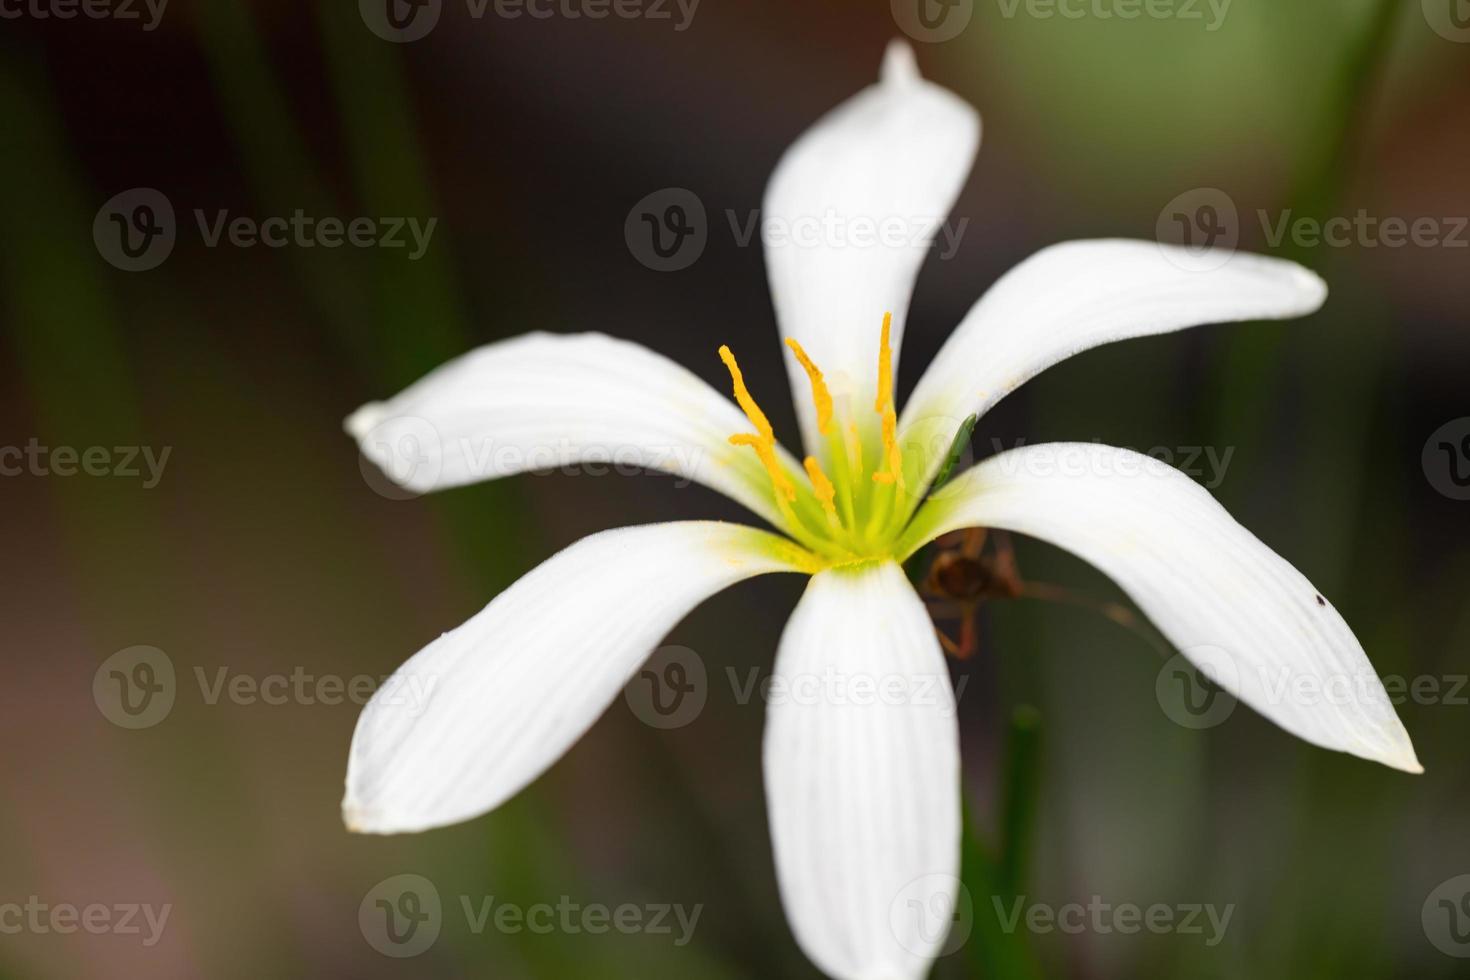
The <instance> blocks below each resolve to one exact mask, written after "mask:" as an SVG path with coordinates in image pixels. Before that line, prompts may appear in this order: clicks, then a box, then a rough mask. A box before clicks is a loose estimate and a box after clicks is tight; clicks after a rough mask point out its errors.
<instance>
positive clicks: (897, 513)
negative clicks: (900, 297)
mask: <svg viewBox="0 0 1470 980" xmlns="http://www.w3.org/2000/svg"><path fill="white" fill-rule="evenodd" d="M892 325H893V317H892V315H891V314H887V313H885V314H884V315H883V327H882V333H881V336H880V339H879V343H878V385H877V398H876V401H875V402H874V403H873V405H872V407H871V410H869V409H868V407H867V406H855V405H853V404H852V399H851V398H847V397H840V398H837V399H834V398H833V394H832V392H831V390H830V389H829V388H828V386H827V381H826V378H825V377H824V376H823V374H822V371H821V369H820V368H818V367H817V365H816V364H815V363H814V362H813V361H812V359H811V358H810V357H808V356H807V353H806V351H805V350H803V349H802V346H801V344H800V343H799V342H798V341H796V340H795V339H793V338H789V337H788V338H787V340H786V345H787V347H789V348H790V349H791V353H792V354H793V355H794V356H795V357H796V360H797V362H798V363H799V364H800V365H801V367H802V370H804V371H805V372H806V375H807V378H808V379H809V380H810V381H811V396H812V403H813V405H814V406H815V408H816V428H817V433H818V435H819V436H820V438H821V447H820V448H819V449H818V450H817V454H816V455H811V456H808V457H806V459H805V460H804V461H803V463H802V466H803V470H804V472H802V473H796V472H791V471H790V468H789V466H787V465H786V464H785V463H783V460H782V456H781V454H780V453H779V452H778V451H777V446H776V436H775V433H774V431H773V430H772V428H771V423H770V420H769V419H767V418H766V415H765V413H764V412H762V411H761V408H760V406H759V405H757V404H756V401H755V399H754V398H753V397H752V396H751V394H750V391H749V389H747V388H746V386H745V378H744V376H743V375H742V374H741V371H740V366H739V364H737V363H736V361H735V355H734V354H733V353H731V351H730V348H729V347H721V348H720V359H721V360H722V361H724V362H725V367H726V368H728V369H729V371H730V379H731V381H732V382H733V384H734V389H735V401H736V402H737V403H738V404H739V405H740V408H741V409H742V410H743V411H744V412H745V415H746V417H747V418H748V419H750V422H751V425H752V426H754V427H755V431H754V432H739V433H736V434H734V435H732V436H730V442H731V443H733V444H735V445H737V446H746V447H749V448H750V449H751V450H752V451H753V452H754V453H755V454H756V456H757V457H758V458H759V459H760V462H761V465H762V466H763V467H764V468H765V471H766V475H767V477H768V479H769V481H770V491H771V494H772V497H773V499H774V500H775V503H776V508H777V509H778V510H779V511H780V513H781V515H782V517H783V518H784V523H785V527H784V530H785V531H787V533H789V534H790V535H791V536H792V537H793V538H794V539H795V540H796V541H797V542H799V543H800V544H801V545H802V546H803V547H805V548H806V549H807V550H808V551H810V552H812V553H813V555H814V556H815V557H816V558H817V559H818V560H819V561H820V562H821V564H822V565H823V566H831V565H837V564H843V563H847V562H852V561H862V560H869V559H874V558H891V557H895V556H896V549H895V545H896V544H897V541H898V538H899V535H900V533H901V532H902V531H903V528H904V526H905V525H906V524H907V523H908V520H909V518H910V517H911V516H912V515H913V511H914V508H915V507H916V506H917V504H918V502H919V498H918V496H917V495H916V494H915V493H913V492H911V491H915V490H917V491H922V490H923V489H924V488H923V487H912V486H911V485H910V481H907V480H906V479H905V476H904V472H905V459H904V451H903V448H902V446H901V445H900V444H899V438H898V431H897V430H898V416H897V413H896V411H895V409H894V404H893V347H892V344H891V340H890V333H891V330H892ZM909 472H910V473H913V472H915V470H914V468H913V467H912V466H911V467H910V470H909Z"/></svg>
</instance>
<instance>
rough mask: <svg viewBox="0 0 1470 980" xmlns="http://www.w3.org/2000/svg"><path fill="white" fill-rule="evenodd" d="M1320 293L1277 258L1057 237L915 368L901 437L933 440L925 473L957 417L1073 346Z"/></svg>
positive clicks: (1292, 313)
mask: <svg viewBox="0 0 1470 980" xmlns="http://www.w3.org/2000/svg"><path fill="white" fill-rule="evenodd" d="M1201 269H1203V270H1205V271H1197V270H1201ZM1326 297H1327V287H1326V285H1325V284H1324V283H1323V282H1322V280H1321V279H1319V278H1318V277H1317V276H1316V275H1315V274H1313V273H1311V272H1309V271H1307V270H1306V269H1303V268H1302V267H1301V266H1299V265H1296V264H1294V263H1292V262H1286V261H1283V260H1281V259H1271V258H1264V257H1262V256H1258V255H1246V254H1240V253H1237V254H1233V255H1230V254H1228V253H1225V252H1220V253H1219V254H1218V255H1217V256H1214V257H1212V253H1202V252H1201V251H1200V250H1198V249H1186V248H1183V247H1180V246H1174V245H1161V244H1159V243H1156V242H1143V241H1122V240H1105V241H1082V242H1065V243H1063V244H1061V245H1054V246H1052V247H1051V248H1047V249H1044V250H1043V251H1041V252H1038V253H1037V254H1036V255H1033V256H1032V257H1031V258H1029V259H1027V260H1026V261H1025V262H1022V263H1021V264H1020V265H1018V266H1016V267H1015V268H1014V269H1012V270H1011V271H1010V272H1009V273H1007V274H1006V275H1005V276H1003V277H1002V278H1001V279H1000V281H998V282H997V283H996V284H995V285H994V286H992V287H991V289H990V290H989V292H987V293H986V294H985V295H984V296H983V297H982V298H981V299H980V301H979V302H978V303H976V304H975V306H974V307H973V308H971V310H970V312H969V314H967V315H966V317H965V319H964V321H963V322H961V323H960V325H959V327H958V328H957V329H956V330H955V332H954V334H953V336H951V337H950V338H949V340H948V342H946V343H945V345H944V347H943V348H942V349H941V350H940V352H939V354H938V356H937V357H935V359H934V363H933V364H931V365H930V366H929V368H928V370H927V371H926V372H925V373H924V376H923V377H922V378H921V379H920V380H919V385H918V387H917V388H915V389H914V394H913V397H911V398H910V399H909V401H908V404H907V405H906V406H905V407H904V411H903V416H902V418H901V419H900V426H899V428H900V431H901V432H903V433H905V435H904V441H905V443H906V446H912V445H922V446H933V447H935V448H934V451H933V452H931V453H929V454H928V455H929V456H930V457H931V461H930V466H931V470H930V475H932V467H936V466H938V464H939V463H940V462H942V460H943V454H944V452H945V451H946V450H948V449H949V441H948V438H947V437H952V436H953V435H954V433H955V431H956V430H958V428H959V426H960V423H961V422H962V421H963V420H964V419H965V418H967V417H968V416H970V415H971V414H984V413H985V412H986V411H988V410H989V409H990V407H991V406H993V405H994V404H995V403H996V402H998V401H1000V400H1001V399H1002V398H1004V397H1005V396H1006V395H1008V394H1010V393H1011V392H1012V391H1014V390H1015V389H1016V388H1018V387H1020V385H1021V384H1023V383H1024V382H1026V381H1027V380H1029V379H1030V378H1033V377H1035V376H1036V375H1037V374H1039V373H1041V372H1042V371H1044V370H1046V369H1047V368H1049V367H1051V366H1052V365H1053V364H1055V363H1057V362H1058V361H1061V360H1064V359H1066V358H1068V357H1071V356H1072V355H1073V354H1078V353H1081V352H1082V351H1085V350H1088V349H1089V348H1092V347H1097V346H1098V345H1100V344H1106V343H1110V342H1112V341H1115V340H1126V339H1128V338H1130V337H1146V336H1150V335H1152V334H1161V333H1169V332H1170V331H1174V330H1182V329H1184V328H1186V327H1195V326H1201V325H1203V324H1207V323H1227V322H1234V321H1240V320H1277V319H1285V318H1289V317H1296V316H1304V315H1306V314H1308V313H1311V312H1313V311H1314V310H1316V309H1317V308H1318V307H1320V306H1321V305H1322V302H1323V300H1325V299H1326ZM934 456H938V457H939V458H938V459H932V457H934Z"/></svg>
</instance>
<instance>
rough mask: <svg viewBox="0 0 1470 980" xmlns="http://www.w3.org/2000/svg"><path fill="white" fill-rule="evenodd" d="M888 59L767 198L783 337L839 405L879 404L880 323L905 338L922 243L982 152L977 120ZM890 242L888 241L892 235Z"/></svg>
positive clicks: (809, 142) (805, 408) (810, 442)
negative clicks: (798, 348) (841, 400)
mask: <svg viewBox="0 0 1470 980" xmlns="http://www.w3.org/2000/svg"><path fill="white" fill-rule="evenodd" d="M913 58H914V56H913V52H912V51H910V50H909V48H908V47H907V46H905V45H903V44H901V43H898V42H894V44H892V45H891V46H890V47H889V50H888V54H887V57H886V58H885V59H884V64H883V77H882V79H881V81H880V82H879V83H878V84H877V85H874V86H872V87H870V88H867V89H864V90H863V91H862V92H859V93H858V94H857V95H855V96H853V97H852V98H850V99H848V100H847V101H846V102H844V103H843V104H842V105H840V106H838V107H837V108H836V109H834V110H832V111H831V112H829V113H828V114H827V115H826V116H824V117H823V118H822V119H821V120H819V121H818V122H817V123H816V124H815V125H814V126H812V128H811V129H809V130H807V132H806V133H805V134H803V135H802V136H801V138H800V139H798V140H797V141H796V143H794V144H793V145H792V146H791V147H790V149H788V150H787V151H786V154H785V156H783V157H782V158H781V162H780V163H779V164H778V165H777V167H776V170H775V172H774V173H773V174H772V175H771V182H770V184H769V186H768V187H767V188H766V195H765V205H764V216H763V220H764V222H765V228H766V232H767V234H766V236H765V238H766V271H767V275H768V277H769V279H770V284H771V297H772V300H773V302H774V303H775V307H776V319H777V321H778V322H779V324H780V327H781V333H782V336H785V337H794V338H796V339H797V340H798V341H800V342H801V344H802V345H803V346H804V347H805V348H806V350H807V353H808V354H810V355H811V357H812V359H813V360H814V361H815V362H816V363H817V365H818V366H819V367H821V368H822V370H823V371H824V372H825V373H826V374H827V377H828V380H829V381H830V382H831V384H832V388H833V390H834V393H836V394H838V395H839V397H840V396H841V393H842V392H849V393H850V394H851V396H852V397H853V398H854V399H855V404H857V405H862V404H864V403H866V402H871V401H872V400H873V394H874V390H875V389H874V385H875V382H876V379H877V373H878V340H879V332H880V328H881V326H882V323H883V314H884V313H892V314H893V328H892V330H893V332H892V341H893V348H894V352H895V364H896V363H897V351H898V347H899V343H900V341H901V339H902V337H903V325H904V319H905V317H906V316H907V313H908V305H909V295H910V293H912V292H913V286H914V278H915V277H916V276H917V275H918V271H919V266H920V264H921V263H922V262H923V261H924V257H925V255H927V254H928V247H927V246H926V244H925V241H926V240H927V239H928V237H929V236H931V235H933V234H934V233H935V232H937V231H938V229H939V226H940V224H941V223H942V222H943V221H944V220H945V217H946V216H947V215H948V214H949V209H950V208H951V207H952V206H953V205H954V200H955V197H956V196H957V195H958V194H959V190H960V186H961V185H962V184H963V183H964V179H965V175H966V174H967V173H969V170H970V164H971V163H972V162H973V160H974V158H975V151H976V149H977V148H978V146H979V144H980V119H979V116H977V115H976V113H975V111H974V110H973V109H972V108H970V107H969V106H968V105H966V104H965V103H964V102H963V101H961V100H960V99H959V98H958V97H957V96H955V95H954V94H952V93H950V92H948V91H946V90H944V89H942V88H940V87H939V86H937V85H933V84H931V83H929V82H926V81H924V80H923V79H921V78H920V77H919V75H918V71H917V69H916V68H915V67H914V61H913ZM885 229H886V230H887V234H886V235H885V234H883V232H884V230H885ZM787 366H788V369H789V372H790V375H791V385H792V391H793V393H794V394H795V397H796V405H797V416H798V418H799V419H800V420H801V426H802V435H803V438H804V439H805V441H806V445H807V446H808V447H809V448H810V447H814V446H815V445H816V419H815V410H814V409H813V407H812V404H811V397H810V388H809V387H808V382H807V378H806V375H805V374H804V373H803V372H802V371H801V368H800V367H799V366H798V365H797V364H796V363H795V362H794V361H792V360H790V359H788V365H787Z"/></svg>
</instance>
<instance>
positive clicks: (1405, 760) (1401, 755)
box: [1381, 740, 1424, 776]
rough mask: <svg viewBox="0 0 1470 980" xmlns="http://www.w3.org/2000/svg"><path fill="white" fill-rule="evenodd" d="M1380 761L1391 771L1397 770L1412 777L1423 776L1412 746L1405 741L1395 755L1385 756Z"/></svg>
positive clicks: (1421, 766) (1422, 769) (1422, 767)
mask: <svg viewBox="0 0 1470 980" xmlns="http://www.w3.org/2000/svg"><path fill="white" fill-rule="evenodd" d="M1381 761H1382V762H1383V764H1384V765H1386V766H1388V767H1389V768H1391V769H1397V770H1399V771H1400V772H1406V773H1409V774H1410V775H1412V776H1422V775H1424V766H1423V765H1421V764H1420V762H1419V756H1418V755H1416V754H1415V752H1414V746H1412V745H1410V744H1409V743H1408V741H1407V740H1406V741H1405V742H1404V745H1403V747H1402V748H1400V749H1399V750H1398V751H1397V752H1396V753H1394V754H1393V755H1390V756H1385V757H1384V758H1383V759H1382V760H1381Z"/></svg>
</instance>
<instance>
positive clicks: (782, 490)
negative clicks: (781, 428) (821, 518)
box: [730, 432, 796, 501]
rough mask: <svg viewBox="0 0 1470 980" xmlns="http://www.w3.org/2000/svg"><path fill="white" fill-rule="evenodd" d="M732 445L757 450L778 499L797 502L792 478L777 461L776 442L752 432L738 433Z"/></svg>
mask: <svg viewBox="0 0 1470 980" xmlns="http://www.w3.org/2000/svg"><path fill="white" fill-rule="evenodd" d="M730 443H731V445H735V446H749V447H750V448H751V449H754V450H755V454H756V456H757V457H758V458H759V459H760V461H761V465H762V466H764V467H765V468H766V474H767V475H768V476H769V477H770V478H771V485H772V486H774V487H775V488H776V492H777V495H778V499H782V500H787V501H791V500H795V499H796V487H794V486H792V484H791V480H790V478H788V477H787V476H786V472H785V471H784V470H782V469H781V464H780V462H779V461H778V460H777V459H776V444H775V441H774V440H770V439H762V438H761V437H760V436H758V435H755V434H753V433H750V432H737V433H735V434H734V435H733V436H731V437H730Z"/></svg>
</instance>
